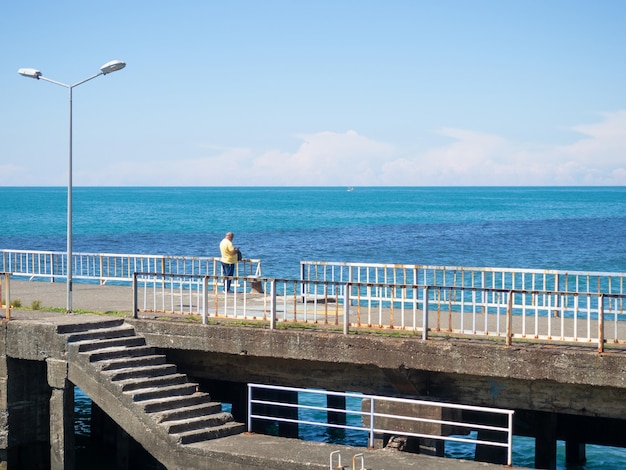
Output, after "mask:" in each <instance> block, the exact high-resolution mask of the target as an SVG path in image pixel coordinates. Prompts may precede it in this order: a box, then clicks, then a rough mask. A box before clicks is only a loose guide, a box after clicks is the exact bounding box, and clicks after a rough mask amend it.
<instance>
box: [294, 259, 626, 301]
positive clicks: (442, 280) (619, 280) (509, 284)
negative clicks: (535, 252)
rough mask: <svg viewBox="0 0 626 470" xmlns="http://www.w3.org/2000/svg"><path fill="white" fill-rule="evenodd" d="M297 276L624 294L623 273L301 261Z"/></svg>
mask: <svg viewBox="0 0 626 470" xmlns="http://www.w3.org/2000/svg"><path fill="white" fill-rule="evenodd" d="M300 279H302V280H308V281H330V282H338V283H340V284H343V283H347V282H364V283H380V284H419V285H428V286H446V287H477V288H491V289H514V290H533V291H534V290H543V291H559V292H579V293H583V292H584V293H587V292H595V293H606V294H626V273H615V272H587V271H563V270H539V269H513V268H489V267H483V268H480V267H464V266H428V265H417V264H382V263H349V262H334V261H301V262H300Z"/></svg>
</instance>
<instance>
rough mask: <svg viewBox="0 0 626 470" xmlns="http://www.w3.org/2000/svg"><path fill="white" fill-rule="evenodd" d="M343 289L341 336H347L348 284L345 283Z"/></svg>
mask: <svg viewBox="0 0 626 470" xmlns="http://www.w3.org/2000/svg"><path fill="white" fill-rule="evenodd" d="M343 289H344V291H343V334H344V335H347V334H348V330H349V325H350V283H349V282H348V283H346V285H345V286H344V288H343Z"/></svg>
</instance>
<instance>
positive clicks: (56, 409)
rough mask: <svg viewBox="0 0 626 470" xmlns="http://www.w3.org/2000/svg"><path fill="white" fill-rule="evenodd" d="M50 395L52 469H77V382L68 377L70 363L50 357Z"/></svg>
mask: <svg viewBox="0 0 626 470" xmlns="http://www.w3.org/2000/svg"><path fill="white" fill-rule="evenodd" d="M46 363H47V366H48V385H50V387H51V388H52V394H51V396H50V468H51V469H52V470H74V468H75V466H76V465H75V455H74V385H73V384H72V383H71V382H70V381H69V380H67V362H65V361H61V360H57V359H47V360H46Z"/></svg>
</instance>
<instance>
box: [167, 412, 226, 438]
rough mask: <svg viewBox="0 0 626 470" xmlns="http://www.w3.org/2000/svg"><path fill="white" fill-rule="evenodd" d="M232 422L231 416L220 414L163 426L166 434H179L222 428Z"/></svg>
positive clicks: (173, 422) (182, 420) (168, 423)
mask: <svg viewBox="0 0 626 470" xmlns="http://www.w3.org/2000/svg"><path fill="white" fill-rule="evenodd" d="M232 420H233V415H231V414H230V413H224V412H222V413H214V414H212V415H205V416H197V417H195V418H188V419H181V420H178V421H166V422H165V423H163V425H164V426H165V428H166V429H167V432H168V434H180V433H183V432H187V431H198V430H202V429H207V428H214V427H218V426H222V425H224V424H226V423H230V422H231V421H232Z"/></svg>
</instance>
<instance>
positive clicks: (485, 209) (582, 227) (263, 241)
mask: <svg viewBox="0 0 626 470" xmlns="http://www.w3.org/2000/svg"><path fill="white" fill-rule="evenodd" d="M346 189H347V188H344V187H331V188H296V187H290V188H273V187H268V188H262V187H258V188H156V187H155V188H143V187H142V188H84V187H78V188H75V189H74V195H73V197H74V207H73V222H74V223H73V235H74V236H73V249H74V251H75V252H79V251H82V252H89V253H94V252H100V253H145V254H168V255H188V256H216V255H218V244H219V242H220V240H221V239H222V237H223V236H224V233H225V232H227V231H233V232H235V245H236V246H239V247H241V250H242V252H243V254H244V256H245V257H248V258H258V259H261V261H262V267H263V275H264V276H268V277H297V276H298V275H299V265H298V263H299V262H300V261H301V260H325V261H354V262H380V263H410V264H430V265H456V266H490V267H513V268H539V269H541V268H544V269H566V270H570V271H572V270H580V271H604V272H607V271H618V272H624V271H625V270H626V188H625V187H607V188H604V187H603V188H588V187H585V188H578V187H551V188H544V187H514V188H511V187H500V188H497V187H489V188H465V187H458V188H421V187H420V188H410V187H386V188H381V187H371V188H361V187H357V188H355V189H354V191H351V192H349V191H347V190H346ZM66 203H67V193H66V189H65V188H11V187H2V188H0V220H2V221H3V222H4V224H3V230H2V231H0V248H5V249H27V250H53V251H65V247H66V245H65V244H66V239H65V236H66V221H67V219H66V217H67V213H66ZM514 449H515V453H514V465H516V466H527V467H532V465H533V451H532V443H529V442H528V441H524V440H517V439H516V442H515V444H514ZM450 452H451V453H452V454H454V455H456V456H463V455H464V453H466V452H467V449H464V448H462V447H461V448H459V449H454V448H451V450H450ZM559 455H560V457H559V467H558V468H559V469H563V468H565V465H564V463H563V462H564V450H563V445H561V446H560V453H559ZM587 455H588V463H587V464H585V466H583V467H576V468H580V469H585V470H591V469H594V470H595V469H621V468H624V467H625V466H626V452H625V451H624V450H621V449H609V450H607V449H606V448H601V447H600V448H598V447H595V446H588V449H587ZM570 468H575V467H570Z"/></svg>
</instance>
